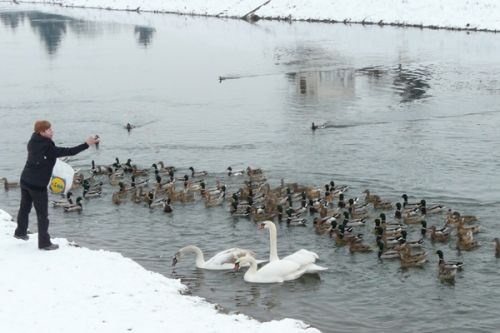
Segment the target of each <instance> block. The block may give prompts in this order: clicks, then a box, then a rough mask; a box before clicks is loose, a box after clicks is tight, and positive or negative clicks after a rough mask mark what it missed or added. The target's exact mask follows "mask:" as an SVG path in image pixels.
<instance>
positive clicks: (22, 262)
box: [0, 209, 319, 333]
mask: <svg viewBox="0 0 500 333" xmlns="http://www.w3.org/2000/svg"><path fill="white" fill-rule="evenodd" d="M11 219H12V218H11V216H10V215H9V214H7V213H6V212H4V211H2V210H1V209H0V269H1V271H2V274H0V286H1V288H0V331H1V332H40V331H41V332H54V333H57V332H65V333H67V332H71V333H78V332H82V333H87V332H148V333H152V332H196V333H200V332H218V333H221V332H228V333H232V332H235V331H239V332H310V333H312V332H319V331H318V330H316V329H313V328H307V326H306V325H305V324H304V323H302V322H300V321H296V320H292V319H284V320H281V321H271V322H266V323H260V322H258V321H256V320H253V319H250V318H248V317H246V316H244V315H226V314H221V313H218V312H217V310H216V309H215V307H214V306H213V305H211V304H209V303H207V302H206V301H204V300H203V299H201V298H199V297H192V296H183V295H181V294H180V293H179V291H181V290H182V289H184V288H185V286H183V285H182V284H181V283H180V281H178V280H172V279H168V278H166V277H164V276H162V275H160V274H156V273H153V272H149V271H147V270H145V269H144V268H143V267H142V266H140V265H138V264H137V263H135V262H134V261H132V260H130V259H127V258H124V257H122V256H121V255H120V254H118V253H111V252H107V251H102V250H101V251H91V250H89V249H85V248H78V247H74V246H70V244H69V243H68V241H67V240H65V239H56V240H55V242H56V243H58V244H59V245H60V246H61V247H60V249H59V250H56V251H40V250H38V248H37V244H36V239H37V235H36V234H33V235H30V236H31V237H30V240H29V241H27V242H25V241H22V240H18V239H15V238H14V237H12V235H13V233H14V229H15V226H16V225H15V223H13V221H12V220H11Z"/></svg>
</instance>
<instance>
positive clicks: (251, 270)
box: [245, 258, 257, 278]
mask: <svg viewBox="0 0 500 333" xmlns="http://www.w3.org/2000/svg"><path fill="white" fill-rule="evenodd" d="M248 264H249V265H250V266H249V267H248V270H247V271H246V273H245V278H248V277H251V276H253V275H255V274H256V273H257V261H255V259H254V258H250V259H249V260H248Z"/></svg>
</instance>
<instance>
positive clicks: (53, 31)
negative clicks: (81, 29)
mask: <svg viewBox="0 0 500 333" xmlns="http://www.w3.org/2000/svg"><path fill="white" fill-rule="evenodd" d="M28 18H29V20H30V25H31V27H32V28H33V30H35V31H36V32H38V34H39V35H40V39H41V40H42V41H43V42H44V43H45V47H46V48H47V51H48V52H49V54H54V53H55V52H56V51H57V48H58V47H59V44H60V43H61V39H62V37H63V36H64V35H65V34H66V24H67V22H68V21H70V20H72V19H71V18H68V17H65V16H61V15H54V14H46V13H41V12H29V13H28Z"/></svg>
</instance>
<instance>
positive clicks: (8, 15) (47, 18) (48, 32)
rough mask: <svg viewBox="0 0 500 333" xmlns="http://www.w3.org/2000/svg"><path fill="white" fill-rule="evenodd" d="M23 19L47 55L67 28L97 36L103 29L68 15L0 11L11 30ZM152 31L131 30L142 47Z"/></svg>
mask: <svg viewBox="0 0 500 333" xmlns="http://www.w3.org/2000/svg"><path fill="white" fill-rule="evenodd" d="M25 20H27V21H28V22H29V24H30V26H31V28H32V29H33V31H34V32H36V33H37V34H38V35H39V36H40V40H41V41H42V42H43V44H44V45H45V48H46V50H47V53H48V54H49V55H54V54H55V53H56V52H57V50H58V48H59V46H60V44H61V41H62V40H63V38H64V36H65V35H66V34H67V32H68V28H69V30H70V31H72V32H73V33H75V34H76V35H77V36H87V37H97V36H99V35H102V34H103V30H102V28H100V26H101V24H98V23H96V22H91V21H84V20H78V19H74V18H72V17H69V16H64V15H58V14H50V13H45V12H40V11H22V12H0V21H1V22H2V23H3V25H5V26H7V27H9V28H11V29H12V30H16V29H17V28H18V27H19V25H20V24H22V23H24V21H25ZM154 32H155V29H154V28H150V27H145V26H136V27H135V28H134V31H133V33H134V35H135V36H136V37H137V43H138V44H139V45H141V46H144V47H147V46H148V45H150V44H151V42H152V39H153V35H154Z"/></svg>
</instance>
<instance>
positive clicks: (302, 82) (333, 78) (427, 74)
mask: <svg viewBox="0 0 500 333" xmlns="http://www.w3.org/2000/svg"><path fill="white" fill-rule="evenodd" d="M356 74H358V75H359V76H361V77H365V78H367V79H368V81H367V82H368V83H369V84H370V85H373V86H386V85H387V83H388V81H392V83H393V86H394V92H395V93H396V94H398V95H399V96H400V103H408V102H412V101H415V100H419V99H422V98H426V97H428V95H427V94H426V92H427V90H429V89H430V84H429V83H428V82H429V81H430V80H431V78H432V72H431V69H429V68H426V67H420V68H417V69H412V68H403V67H402V65H399V66H398V68H397V69H390V68H382V67H364V68H361V69H358V70H355V69H353V68H340V69H334V70H328V71H306V72H297V73H288V74H287V77H288V81H289V82H290V83H291V84H293V85H295V87H296V93H297V94H296V96H297V98H299V97H300V96H307V97H314V98H318V99H324V98H326V99H331V98H338V99H342V98H344V99H346V98H347V99H350V98H353V97H354V96H355V95H356V90H357V89H359V87H363V85H364V84H363V83H357V82H356Z"/></svg>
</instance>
